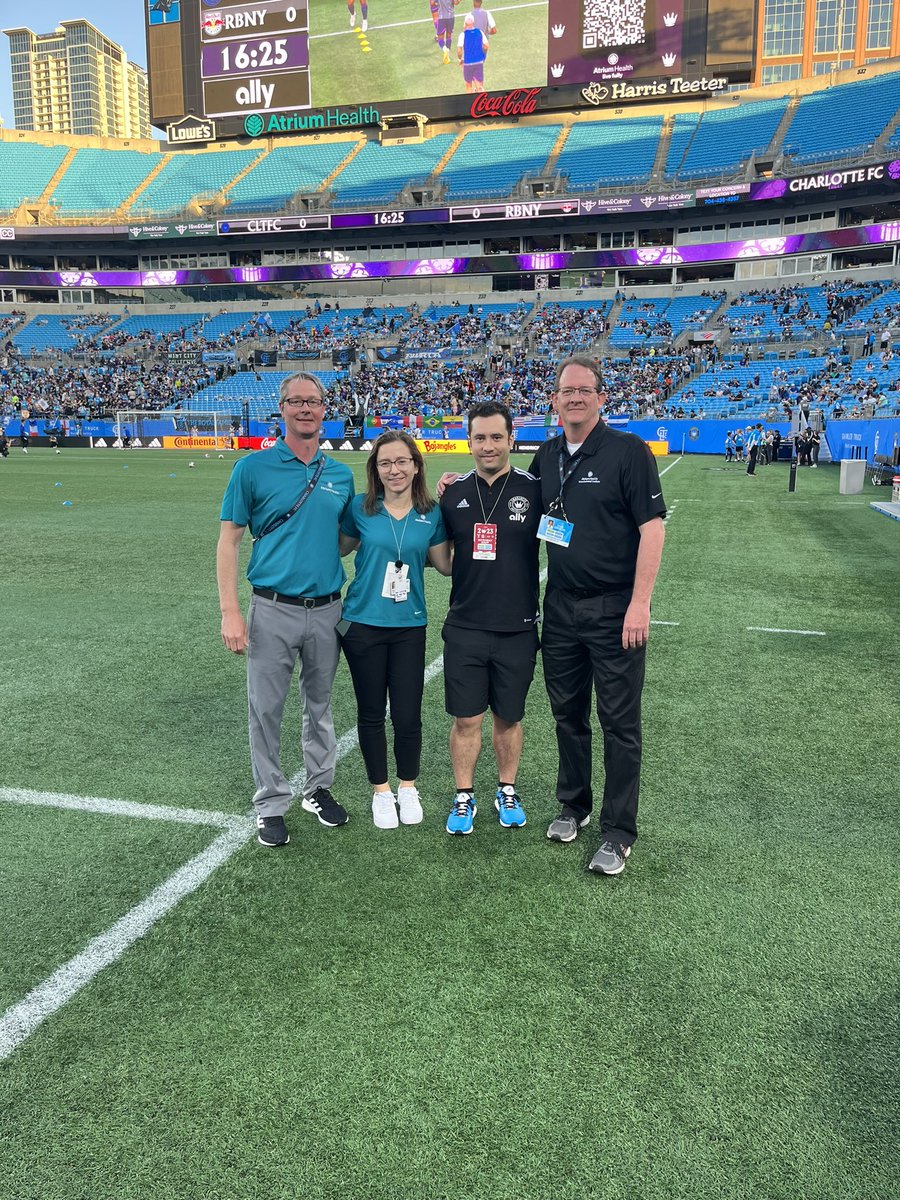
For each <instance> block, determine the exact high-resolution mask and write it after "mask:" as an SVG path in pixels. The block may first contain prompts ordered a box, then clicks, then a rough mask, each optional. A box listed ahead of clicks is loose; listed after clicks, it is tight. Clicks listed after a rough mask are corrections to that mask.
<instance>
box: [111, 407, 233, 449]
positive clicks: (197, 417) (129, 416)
mask: <svg viewBox="0 0 900 1200" xmlns="http://www.w3.org/2000/svg"><path fill="white" fill-rule="evenodd" d="M170 422H171V425H170V424H169V423H170ZM162 423H164V424H166V425H167V426H168V428H167V429H166V430H163V433H160V425H161V424H162ZM172 425H174V428H172ZM113 429H114V433H115V437H116V440H117V441H123V442H124V441H125V440H126V438H128V439H130V440H131V442H132V443H134V442H135V441H137V442H139V443H142V444H143V445H147V443H148V442H149V441H150V440H151V439H153V438H154V437H162V436H163V434H174V435H175V436H176V437H186V438H191V437H197V438H215V439H216V440H217V441H218V440H225V441H228V440H229V439H230V438H231V436H232V435H233V434H236V433H238V432H241V433H243V432H245V431H244V426H243V417H242V415H241V406H240V404H239V403H238V404H236V405H235V411H234V412H233V413H229V412H221V411H217V412H213V411H211V410H209V409H195V408H182V409H181V410H179V411H178V412H177V413H176V412H172V411H171V410H170V411H168V412H158V411H155V410H149V409H124V410H122V411H120V412H117V413H116V415H115V419H114V421H113Z"/></svg>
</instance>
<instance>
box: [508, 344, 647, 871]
mask: <svg viewBox="0 0 900 1200" xmlns="http://www.w3.org/2000/svg"><path fill="white" fill-rule="evenodd" d="M605 400H606V396H605V394H604V391H603V380H602V377H601V375H600V370H599V368H598V366H597V364H596V363H595V362H594V361H593V360H592V359H591V358H588V357H587V356H586V355H573V356H572V357H571V358H567V359H564V360H563V361H562V362H561V363H560V364H559V366H558V368H557V371H556V391H555V392H554V393H553V395H552V401H553V407H554V409H555V410H556V412H557V413H558V414H559V418H560V421H561V423H562V428H563V432H562V435H561V436H560V437H557V438H553V439H552V440H551V441H548V442H545V443H544V445H543V446H542V447H541V448H540V450H539V451H538V453H537V454H536V455H535V457H534V461H533V462H532V464H531V468H530V470H531V473H532V474H533V475H537V476H538V477H539V478H540V480H541V493H542V501H543V509H544V512H545V513H546V514H547V516H546V517H545V519H544V522H543V526H542V532H541V534H539V536H541V537H543V538H544V540H546V541H547V552H548V578H547V592H546V595H545V597H544V624H543V633H542V638H541V642H542V653H543V663H544V679H545V682H546V685H547V694H548V696H549V698H550V707H551V709H552V710H553V716H554V719H555V721H556V738H557V743H558V747H559V774H558V777H557V786H556V794H557V799H558V800H559V801H560V803H561V805H562V810H561V812H560V814H559V816H558V817H557V818H556V820H554V821H553V822H552V823H551V825H550V828H549V829H548V830H547V837H549V838H550V839H552V840H554V841H558V842H571V841H573V840H574V838H575V837H577V835H578V830H579V829H581V828H583V827H584V826H585V825H587V823H588V821H589V820H590V814H591V809H592V807H593V792H592V788H591V692H592V690H596V696H597V714H598V716H599V718H600V725H601V728H602V730H603V745H604V766H605V768H606V781H605V784H604V788H603V805H602V808H601V810H600V848H599V850H598V851H597V853H596V854H595V855H594V857H593V858H592V859H591V863H590V869H591V870H592V871H599V872H601V873H602V874H604V875H618V874H620V873H621V872H622V871H623V870H624V867H625V859H626V858H627V857H628V855H629V854H630V852H631V846H632V843H633V842H634V840H635V838H636V837H637V808H638V787H639V782H640V770H641V690H642V688H643V685H644V659H645V654H646V645H647V637H648V635H649V632H650V597H651V594H652V592H653V585H654V582H655V581H656V574H657V571H658V570H659V563H660V557H661V555H662V546H663V533H664V531H663V522H662V518H663V517H664V516H665V512H666V507H665V504H664V503H663V498H662V486H661V484H660V482H659V472H658V471H657V469H656V463H655V461H654V459H653V456H652V454H651V453H650V450H649V449H648V447H647V446H646V445H645V444H644V442H643V441H641V439H640V438H638V437H635V436H634V435H633V434H630V433H623V432H620V431H619V430H615V429H610V428H608V427H607V426H606V425H605V424H604V423H603V422H602V421H601V420H600V410H601V408H602V406H603V403H604V402H605Z"/></svg>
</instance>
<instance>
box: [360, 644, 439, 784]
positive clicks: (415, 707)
mask: <svg viewBox="0 0 900 1200" xmlns="http://www.w3.org/2000/svg"><path fill="white" fill-rule="evenodd" d="M341 645H342V647H343V650H344V656H345V658H346V659H347V665H348V666H349V668H350V676H351V678H352V679H353V690H354V692H355V693H356V712H357V717H356V720H357V728H358V731H359V748H360V750H361V751H362V756H363V762H365V764H366V772H367V774H368V776H369V782H370V783H372V784H375V783H384V781H385V780H386V779H387V778H388V763H387V734H386V732H385V708H386V706H387V701H388V697H390V702H391V724H392V725H393V727H394V759H395V762H396V766H397V777H398V779H416V778H417V777H418V774H419V764H420V760H421V756H422V691H423V689H424V687H425V626H424V625H416V626H414V627H413V628H412V629H385V628H382V627H380V626H378V625H362V624H360V623H359V622H357V621H354V622H352V624H351V625H350V628H349V629H348V630H347V632H346V633H345V634H344V635H343V636H342V638H341Z"/></svg>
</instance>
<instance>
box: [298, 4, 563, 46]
mask: <svg viewBox="0 0 900 1200" xmlns="http://www.w3.org/2000/svg"><path fill="white" fill-rule="evenodd" d="M546 7H547V0H531V2H529V3H527V4H509V5H507V6H506V7H505V8H496V7H495V6H494V5H491V10H490V11H491V14H492V15H494V16H496V14H497V13H506V12H518V10H519V9H520V8H546ZM457 15H458V16H460V15H461V14H457ZM408 25H432V26H433V25H434V22H433V21H432V19H431V17H422V18H416V20H414V21H394V23H393V24H391V25H373V24H372V22H371V21H370V22H369V27H368V29H367V33H375V32H377V31H378V30H379V29H405V28H406V27H407V26H408ZM461 25H462V20H460V26H458V27H457V28H459V27H461ZM357 29H359V30H360V32H362V29H361V26H359V25H352V26H350V28H348V29H335V30H333V31H332V32H331V33H311V34H310V35H309V40H310V41H311V42H316V41H319V40H320V39H321V38H330V37H343V36H344V35H345V34H348V33H349V34H353V33H356V31H357Z"/></svg>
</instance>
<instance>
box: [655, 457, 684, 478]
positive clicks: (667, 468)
mask: <svg viewBox="0 0 900 1200" xmlns="http://www.w3.org/2000/svg"><path fill="white" fill-rule="evenodd" d="M683 458H684V455H683V454H679V455H678V457H677V458H676V459H675V461H674V462H670V463H669V465H668V466H667V467H663V469H662V470H661V471H660V473H659V477H660V479H662V477H663V475H665V473H666V471H671V470H672V468H673V467H677V466H678V464H679V463H680V462H681V460H682V459H683Z"/></svg>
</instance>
